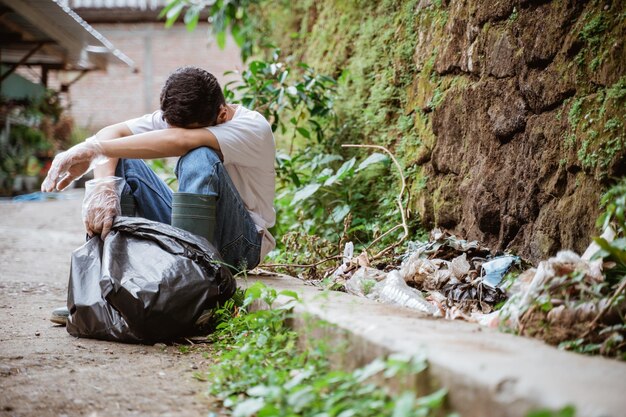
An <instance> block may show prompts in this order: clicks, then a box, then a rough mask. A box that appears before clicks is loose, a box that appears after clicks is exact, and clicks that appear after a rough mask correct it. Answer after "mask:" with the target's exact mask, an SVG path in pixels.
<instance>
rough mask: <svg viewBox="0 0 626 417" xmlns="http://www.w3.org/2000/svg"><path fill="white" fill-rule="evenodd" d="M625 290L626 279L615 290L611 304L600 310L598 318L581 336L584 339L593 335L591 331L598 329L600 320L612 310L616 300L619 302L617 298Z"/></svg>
mask: <svg viewBox="0 0 626 417" xmlns="http://www.w3.org/2000/svg"><path fill="white" fill-rule="evenodd" d="M624 288H626V278H624V279H622V283H621V284H620V286H619V287H617V290H615V293H614V294H613V296H612V297H611V299H610V300H609V302H608V303H607V304H606V305H605V306H604V307H603V308H602V310H600V312H599V313H598V315H597V316H596V318H595V319H593V321H592V322H591V323H590V324H589V328H588V329H587V331H586V332H585V333H583V335H582V336H581V337H582V338H583V339H584V338H586V337H587V336H589V333H591V331H592V330H593V329H594V328H595V327H596V325H597V324H598V322H599V321H600V319H601V318H602V317H604V315H605V314H606V313H607V312H608V311H609V310H610V309H611V306H612V305H613V303H614V302H615V300H617V297H619V295H620V294H621V292H622V291H624Z"/></svg>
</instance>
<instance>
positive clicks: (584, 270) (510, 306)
mask: <svg viewBox="0 0 626 417" xmlns="http://www.w3.org/2000/svg"><path fill="white" fill-rule="evenodd" d="M604 237H605V238H607V237H608V239H609V240H611V239H613V237H614V235H610V236H604ZM598 249H599V247H597V246H595V245H594V244H592V245H591V246H590V247H589V249H588V250H587V251H586V252H585V254H584V255H583V256H579V255H577V254H576V253H574V252H572V251H562V252H559V253H558V254H557V256H555V257H553V258H550V259H548V260H546V261H543V262H540V263H539V265H538V266H537V268H530V265H529V264H528V263H526V262H524V261H523V260H522V259H520V258H519V257H517V256H513V255H510V254H505V253H495V254H494V253H493V252H492V251H490V250H489V248H487V247H484V246H482V245H480V244H479V243H478V242H476V241H471V242H468V241H465V240H462V239H458V238H457V237H455V236H453V235H450V234H447V233H444V232H442V231H440V230H438V229H435V230H433V231H432V232H431V234H430V239H429V241H428V242H425V243H418V244H416V243H412V244H411V245H410V247H409V250H408V251H407V253H406V254H405V255H404V256H402V257H401V258H400V260H401V264H400V266H399V267H398V268H395V269H392V270H390V271H383V270H379V269H376V268H373V267H372V266H371V265H370V262H369V259H368V257H367V254H366V253H362V254H360V255H358V256H356V257H354V256H353V250H354V249H353V246H352V244H351V243H348V244H347V245H346V248H345V251H344V257H343V258H344V259H343V264H342V265H341V266H340V267H339V268H338V269H337V270H335V272H334V274H333V284H334V287H335V288H337V287H340V288H342V289H344V290H345V291H346V292H348V293H351V294H354V295H358V296H362V297H367V298H370V299H373V300H377V301H380V302H383V303H387V304H394V305H400V306H404V307H408V308H411V309H413V310H417V311H420V312H422V313H424V314H426V315H429V316H433V317H443V318H446V319H450V320H453V319H463V320H467V321H470V322H476V323H479V324H482V325H485V326H490V327H498V328H501V329H504V330H508V331H512V332H514V333H517V334H522V335H527V336H531V337H537V338H540V339H542V340H544V341H546V342H548V343H550V344H554V345H559V344H560V345H561V346H562V347H563V348H566V349H575V350H578V351H585V352H596V353H600V354H603V355H610V356H620V355H622V353H621V352H623V351H624V350H626V342H625V341H624V340H625V338H626V324H625V322H624V317H625V316H626V296H624V295H621V293H622V292H624V286H625V284H626V278H624V279H622V280H621V281H615V280H612V281H611V280H608V279H607V275H606V273H605V272H606V270H607V268H608V269H610V268H611V267H612V265H611V263H610V262H606V260H605V259H603V258H602V257H599V256H598V255H597V253H598ZM594 255H595V256H594ZM595 258H597V259H595Z"/></svg>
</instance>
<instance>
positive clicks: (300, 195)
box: [290, 184, 322, 206]
mask: <svg viewBox="0 0 626 417" xmlns="http://www.w3.org/2000/svg"><path fill="white" fill-rule="evenodd" d="M321 186H322V184H309V185H307V186H306V187H304V188H303V189H301V190H299V191H298V192H296V193H295V194H294V196H293V199H292V200H291V204H290V205H292V206H293V205H295V204H296V203H298V202H300V201H303V200H306V199H307V198H309V197H311V196H312V195H313V194H315V192H316V191H317V190H319V188H320V187H321Z"/></svg>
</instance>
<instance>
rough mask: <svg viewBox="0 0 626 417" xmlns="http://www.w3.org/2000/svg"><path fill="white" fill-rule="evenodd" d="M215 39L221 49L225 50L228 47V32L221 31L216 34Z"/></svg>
mask: <svg viewBox="0 0 626 417" xmlns="http://www.w3.org/2000/svg"><path fill="white" fill-rule="evenodd" d="M215 39H216V41H217V46H218V47H219V48H220V49H224V48H225V47H226V31H225V30H221V31H219V32H217V33H216V34H215Z"/></svg>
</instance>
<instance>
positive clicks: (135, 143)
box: [97, 128, 220, 159]
mask: <svg viewBox="0 0 626 417" xmlns="http://www.w3.org/2000/svg"><path fill="white" fill-rule="evenodd" d="M97 139H98V141H100V138H99V137H98V138H97ZM99 145H100V147H101V148H102V154H103V155H104V156H106V157H108V158H133V159H153V158H166V157H170V156H182V155H185V154H186V153H187V152H189V151H190V150H192V149H195V148H199V147H200V146H207V147H209V148H211V149H214V150H216V151H218V152H219V151H220V145H219V143H218V142H217V138H216V137H215V135H214V134H213V133H211V132H210V131H209V130H207V129H203V128H201V129H183V128H170V129H163V130H154V131H152V132H146V133H140V134H138V135H131V136H126V137H123V138H119V139H114V140H105V141H102V142H100V144H99Z"/></svg>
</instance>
